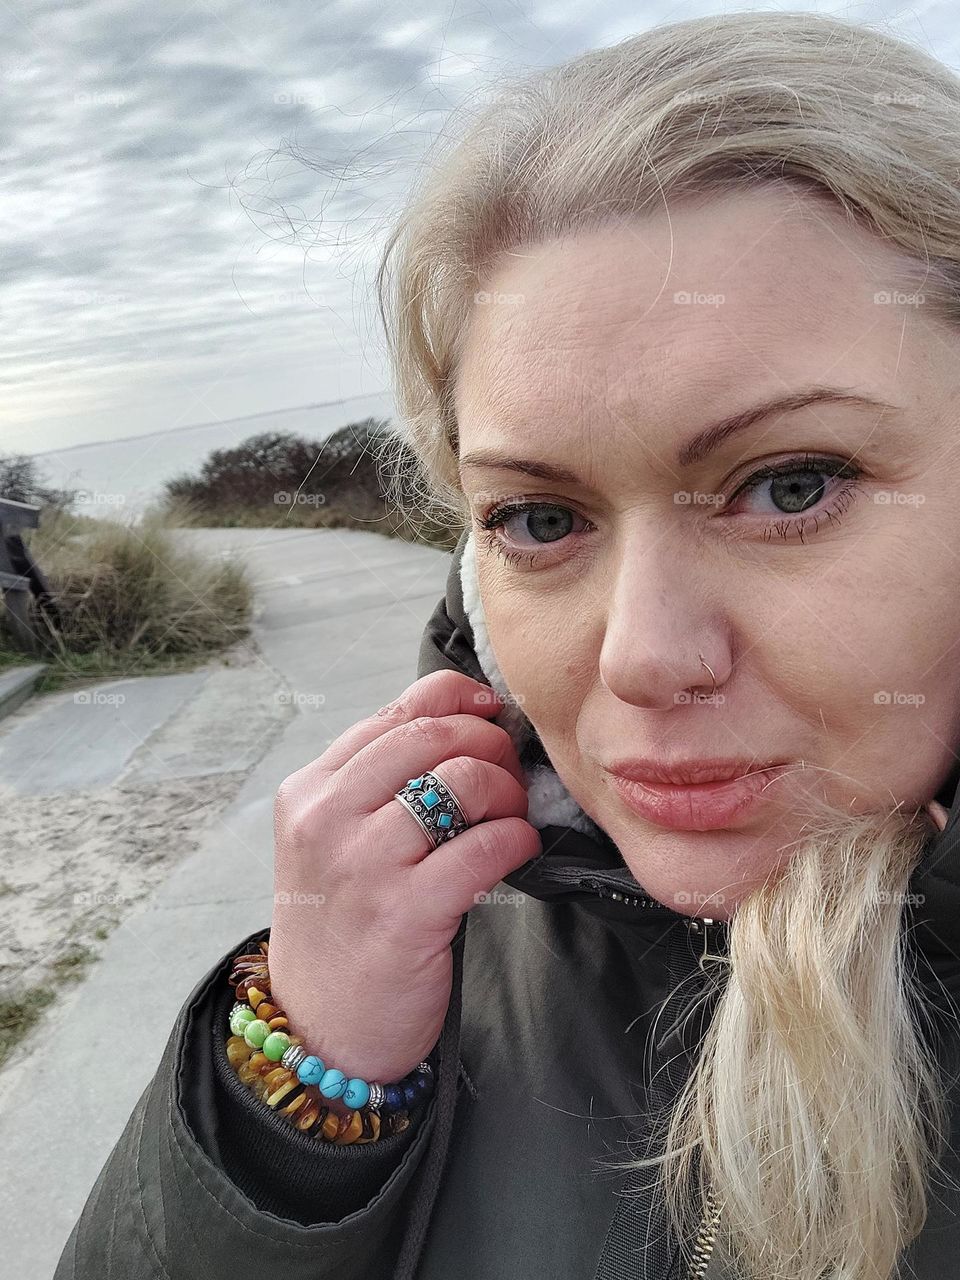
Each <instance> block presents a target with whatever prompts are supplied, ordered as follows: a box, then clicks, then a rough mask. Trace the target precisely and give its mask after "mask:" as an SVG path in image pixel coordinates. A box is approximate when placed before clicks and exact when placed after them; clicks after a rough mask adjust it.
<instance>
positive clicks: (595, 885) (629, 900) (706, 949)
mask: <svg viewBox="0 0 960 1280" xmlns="http://www.w3.org/2000/svg"><path fill="white" fill-rule="evenodd" d="M580 884H581V886H582V887H583V888H585V889H590V890H592V891H593V892H594V893H596V894H597V895H598V897H601V898H608V897H609V898H613V899H615V900H616V901H617V902H623V903H624V904H625V905H627V906H630V907H637V908H639V909H641V910H642V909H643V908H653V909H657V908H659V909H661V910H669V908H665V907H664V905H663V903H662V902H658V901H657V900H656V898H649V897H646V896H644V895H642V894H627V893H624V892H623V890H622V889H618V888H615V887H614V886H613V885H612V884H611V883H609V882H608V881H606V880H604V879H603V878H602V877H600V876H587V877H585V878H584V879H582V880H581V881H580ZM687 928H688V929H689V930H690V932H691V933H699V932H700V931H701V930H702V931H703V951H702V952H701V954H700V968H701V969H703V968H704V961H705V960H707V959H710V960H713V961H717V962H718V963H721V964H728V963H729V959H730V958H729V956H726V955H722V954H718V953H717V951H716V949H715V948H714V949H713V950H711V947H710V944H711V942H713V941H715V940H716V938H717V937H718V936H719V934H720V933H721V932H722V931H723V930H724V929H725V928H726V925H725V922H723V921H716V920H713V919H712V918H710V917H708V916H704V917H702V918H699V919H698V918H695V917H693V916H690V917H688V919H687ZM707 1205H708V1212H707V1213H706V1214H705V1215H704V1216H703V1217H702V1218H701V1220H700V1225H699V1227H698V1228H697V1234H696V1237H695V1239H694V1245H693V1254H692V1257H691V1263H690V1265H691V1270H690V1271H689V1273H688V1280H703V1277H704V1276H705V1275H706V1271H707V1264H708V1263H709V1261H710V1258H711V1255H712V1254H713V1250H714V1246H715V1244H716V1239H717V1230H718V1227H719V1223H720V1207H719V1205H717V1203H716V1201H715V1199H714V1196H713V1192H712V1191H711V1190H710V1189H708V1190H707Z"/></svg>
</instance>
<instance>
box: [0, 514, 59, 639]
mask: <svg viewBox="0 0 960 1280" xmlns="http://www.w3.org/2000/svg"><path fill="white" fill-rule="evenodd" d="M39 523H40V508H39V507H38V506H34V505H33V504H32V503H29V502H14V501H13V499H11V498H0V591H2V592H3V602H4V604H5V605H6V609H7V621H8V624H9V626H10V630H11V632H12V633H13V637H14V640H15V642H16V644H17V645H18V647H20V648H22V649H23V650H24V651H25V652H27V653H37V652H39V650H40V648H41V646H40V643H39V641H38V638H37V635H36V632H35V631H34V629H33V625H32V623H31V619H30V596H31V595H34V596H35V597H36V598H37V602H38V604H41V605H42V606H43V608H44V609H45V610H46V611H47V612H48V613H51V614H52V615H53V616H54V618H56V616H57V610H56V604H55V602H54V598H53V593H52V591H51V590H50V585H49V583H48V582H47V580H46V578H45V577H44V575H43V573H42V572H41V570H40V567H39V565H37V563H36V562H35V560H34V559H33V556H32V555H31V554H30V549H29V547H27V545H26V544H25V543H24V541H23V535H22V534H21V532H20V531H21V530H22V529H35V528H36V527H37V526H38V524H39Z"/></svg>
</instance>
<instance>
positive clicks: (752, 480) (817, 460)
mask: <svg viewBox="0 0 960 1280" xmlns="http://www.w3.org/2000/svg"><path fill="white" fill-rule="evenodd" d="M800 471H813V472H816V473H819V474H821V475H829V476H830V477H831V478H833V479H838V478H842V479H844V480H846V481H847V483H846V484H845V485H843V486H842V487H841V488H840V489H839V490H837V491H836V492H835V493H834V494H832V495H831V499H830V501H831V504H832V505H831V506H828V507H826V508H823V509H821V510H818V511H817V513H816V514H815V515H812V516H807V515H804V514H802V513H801V514H799V515H797V516H794V517H790V516H785V517H784V518H783V519H781V520H773V521H771V522H770V523H769V524H768V525H767V526H766V528H765V529H764V530H763V535H762V536H763V540H764V541H765V542H769V541H770V539H771V538H772V537H773V536H774V534H775V533H778V534H779V535H780V536H781V537H782V538H783V539H784V540H786V539H787V538H788V537H789V536H790V534H791V533H792V532H793V531H796V532H797V534H798V535H799V538H800V541H801V543H802V542H803V540H804V534H805V532H806V529H807V524H808V522H809V521H812V522H813V524H814V526H815V528H814V533H816V532H818V530H819V526H820V521H821V519H823V518H830V519H831V520H833V521H834V522H835V523H839V521H840V519H841V518H842V516H843V513H844V512H845V510H846V505H847V500H848V499H849V498H852V496H853V494H854V492H855V491H856V490H857V489H858V488H859V481H860V478H861V476H862V475H863V472H862V471H861V470H860V469H859V468H858V467H857V466H855V465H854V464H853V463H852V462H850V461H847V462H843V463H841V462H838V461H837V460H836V459H832V458H822V457H817V456H816V455H815V454H809V453H808V454H803V455H802V456H800V457H797V458H788V459H786V460H785V461H783V462H779V463H776V464H775V465H773V466H768V465H764V466H761V467H758V468H757V470H756V471H754V472H753V474H752V475H751V476H749V478H748V479H747V480H746V481H744V483H743V484H742V485H741V486H740V488H739V489H737V491H736V492H735V493H734V494H733V497H732V498H731V502H732V501H734V500H735V499H737V498H739V497H740V496H741V495H743V494H748V493H752V492H753V491H754V489H757V488H759V486H760V485H761V484H763V482H764V481H765V480H770V479H776V478H777V477H779V476H783V475H794V474H796V473H797V472H800ZM824 487H826V486H824ZM541 507H561V508H563V509H564V510H569V509H570V508H567V507H564V506H563V504H562V503H559V502H547V501H545V500H538V501H534V500H530V501H526V502H505V503H502V504H501V505H500V506H498V507H495V508H494V509H493V510H492V511H489V512H487V513H486V514H485V515H482V516H478V517H477V527H478V533H479V535H480V539H481V541H482V543H483V545H484V546H485V547H487V548H488V549H489V550H492V551H495V552H496V553H497V555H499V556H500V558H501V559H502V560H504V561H506V563H508V564H513V565H516V564H519V563H520V562H521V561H524V560H526V562H527V564H528V565H529V567H531V568H532V567H533V566H534V565H535V564H536V563H537V561H538V560H539V559H540V557H541V554H542V552H541V551H540V550H533V551H525V550H516V549H513V548H510V547H508V546H506V544H505V543H504V542H503V540H502V539H501V538H500V537H498V536H497V530H498V529H499V528H502V526H503V525H504V524H505V523H506V521H507V520H509V519H510V518H511V517H512V516H515V515H519V514H521V513H522V512H524V511H536V510H538V509H539V508H541ZM580 519H581V520H584V521H585V522H586V524H587V526H588V528H594V527H595V526H594V525H592V524H591V522H590V521H589V520H587V519H586V516H581V517H580ZM548 545H549V544H548V543H544V544H543V546H544V547H546V546H548Z"/></svg>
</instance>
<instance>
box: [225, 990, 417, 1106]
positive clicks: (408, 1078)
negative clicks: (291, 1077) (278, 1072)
mask: <svg viewBox="0 0 960 1280" xmlns="http://www.w3.org/2000/svg"><path fill="white" fill-rule="evenodd" d="M229 1024H230V1032H231V1034H232V1035H235V1036H240V1037H242V1039H243V1040H245V1041H246V1043H247V1044H248V1045H250V1047H251V1048H252V1049H259V1050H260V1052H261V1053H262V1054H263V1055H264V1057H265V1058H268V1059H269V1060H270V1061H271V1062H278V1063H279V1064H280V1065H281V1066H282V1067H286V1069H287V1070H288V1071H292V1072H293V1073H294V1074H295V1075H296V1077H297V1079H298V1080H299V1081H300V1083H301V1084H304V1085H315V1086H316V1088H317V1089H318V1090H319V1091H320V1093H322V1094H323V1096H324V1097H325V1098H337V1099H339V1100H340V1101H341V1102H343V1103H344V1104H345V1105H346V1106H348V1107H352V1108H353V1109H354V1110H355V1111H361V1110H363V1108H365V1107H369V1109H370V1110H371V1111H379V1112H390V1111H402V1110H406V1109H407V1108H410V1107H413V1106H415V1105H416V1104H417V1103H418V1102H420V1101H421V1100H423V1099H425V1098H427V1097H429V1095H430V1093H431V1091H432V1088H433V1079H434V1068H433V1066H432V1064H431V1063H430V1062H429V1061H424V1062H421V1063H420V1064H419V1065H418V1066H416V1067H415V1068H414V1069H413V1070H412V1071H410V1072H408V1073H407V1074H406V1075H405V1076H404V1077H403V1079H401V1080H397V1081H394V1082H393V1083H392V1084H380V1083H379V1082H378V1081H374V1082H373V1083H368V1082H367V1081H366V1080H362V1079H361V1078H360V1077H359V1076H352V1077H347V1076H346V1075H345V1074H344V1073H343V1072H342V1071H340V1070H338V1069H337V1068H336V1067H328V1066H327V1065H326V1064H325V1063H324V1061H323V1059H322V1058H319V1057H317V1055H316V1054H315V1053H307V1051H306V1050H305V1049H304V1047H303V1045H299V1044H291V1042H290V1037H289V1035H287V1033H286V1032H285V1031H282V1030H277V1031H271V1029H270V1026H269V1024H268V1023H267V1022H265V1021H264V1020H263V1019H262V1018H258V1017H257V1014H256V1010H255V1009H253V1008H251V1006H250V1005H249V1004H246V1003H244V1002H243V1001H239V1000H238V1001H237V1003H236V1004H235V1005H234V1006H233V1008H232V1009H231V1010H230V1016H229Z"/></svg>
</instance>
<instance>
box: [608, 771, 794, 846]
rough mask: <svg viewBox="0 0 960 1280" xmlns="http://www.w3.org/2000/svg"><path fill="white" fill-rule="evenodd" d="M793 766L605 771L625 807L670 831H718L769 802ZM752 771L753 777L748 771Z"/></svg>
mask: <svg viewBox="0 0 960 1280" xmlns="http://www.w3.org/2000/svg"><path fill="white" fill-rule="evenodd" d="M789 768H790V765H789V762H788V761H784V760H780V761H773V762H767V763H761V762H759V761H756V760H754V761H752V762H751V761H749V760H741V761H733V760H695V761H694V760H692V761H688V762H685V763H683V764H679V763H678V764H675V765H670V766H667V765H659V764H655V763H653V762H648V761H623V762H620V763H618V764H617V765H615V766H606V771H607V772H608V773H610V774H611V775H612V777H613V779H614V784H615V786H616V788H617V791H618V792H619V794H620V796H621V797H622V799H623V800H624V802H625V803H626V804H627V805H628V806H629V807H630V808H631V809H632V810H633V811H634V812H635V813H638V814H640V816H641V817H644V818H647V819H648V820H649V821H650V822H654V823H656V825H657V826H660V827H666V828H667V829H668V830H671V831H717V830H720V829H722V828H724V827H729V826H731V825H734V824H736V823H737V822H738V821H740V820H741V819H743V818H746V817H748V816H750V815H749V812H748V811H749V810H752V809H753V807H754V806H755V805H756V804H757V803H758V802H759V801H760V800H762V799H764V798H767V795H768V788H770V786H771V784H772V783H773V781H774V780H775V779H776V778H778V777H780V776H781V774H783V773H785V772H786V771H787V770H788V769H789ZM748 771H749V772H748Z"/></svg>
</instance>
